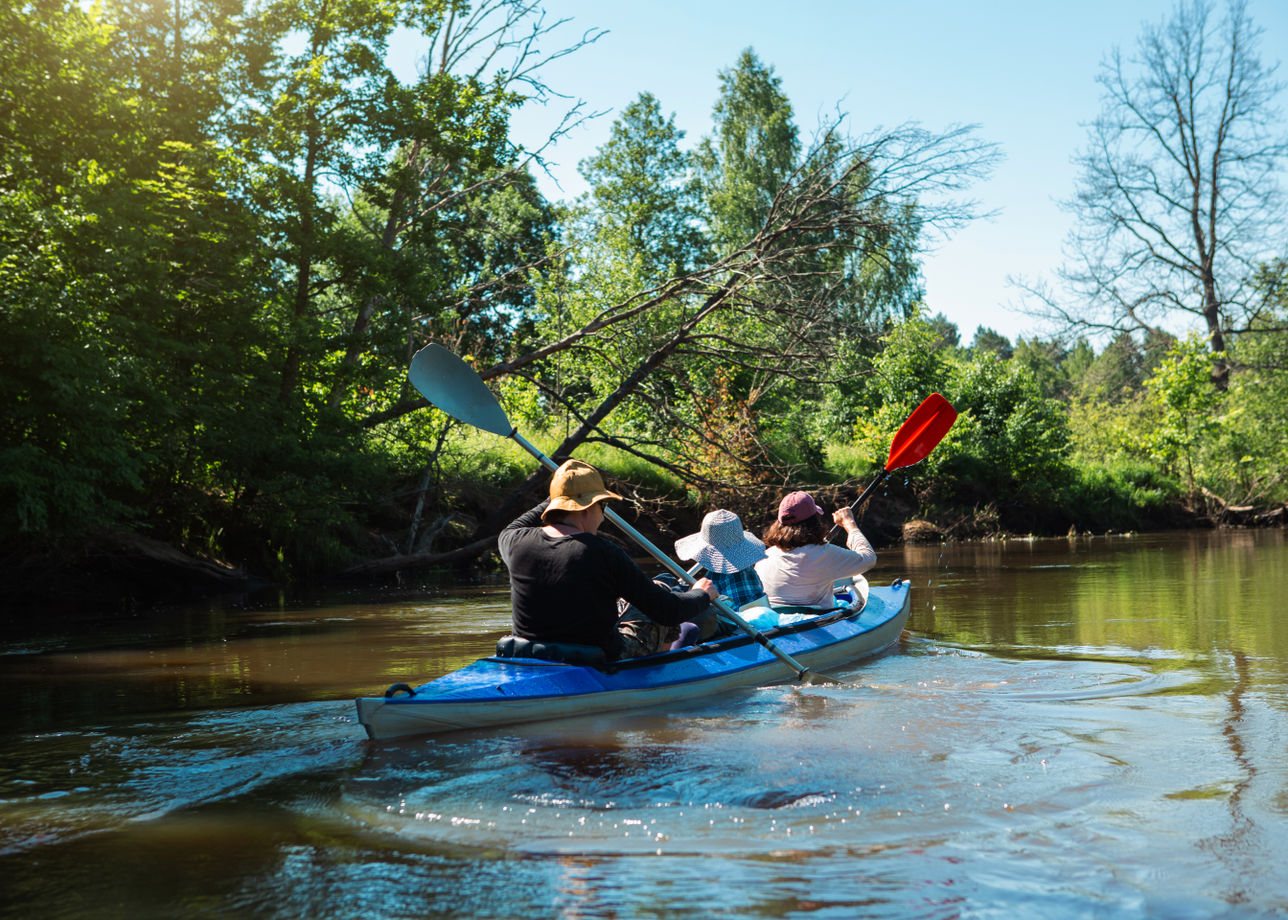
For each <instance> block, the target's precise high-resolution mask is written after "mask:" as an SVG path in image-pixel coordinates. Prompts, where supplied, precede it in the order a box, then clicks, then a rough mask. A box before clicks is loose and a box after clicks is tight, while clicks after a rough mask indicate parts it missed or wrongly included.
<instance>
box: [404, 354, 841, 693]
mask: <svg viewBox="0 0 1288 920" xmlns="http://www.w3.org/2000/svg"><path fill="white" fill-rule="evenodd" d="M407 376H408V378H409V379H410V380H411V383H412V386H414V387H415V388H416V389H417V390H419V391H420V394H421V395H422V396H424V397H425V398H426V399H428V400H429V401H430V402H431V403H432V404H434V405H435V406H437V407H438V408H439V409H442V410H443V411H444V412H446V413H447V414H448V415H450V416H451V417H452V418H454V419H456V420H457V421H461V422H464V423H465V424H467V425H472V426H473V427H475V428H481V429H482V430H483V431H489V432H491V433H492V434H499V435H501V436H503V437H507V438H510V439H512V440H513V441H514V442H515V443H517V444H518V445H519V446H520V447H522V448H523V449H524V450H526V451H527V452H528V453H530V454H532V456H534V457H536V458H537V459H538V460H539V461H541V463H542V464H544V465H545V466H546V467H548V468H549V469H551V470H557V469H558V468H559V464H557V463H555V462H554V461H553V460H551V459H550V458H549V457H547V456H546V455H545V454H544V453H542V452H541V449H540V448H538V447H536V446H535V445H534V444H532V443H531V442H529V441H528V439H527V438H525V437H524V436H523V435H521V434H519V429H517V428H515V427H514V426H513V425H511V424H510V419H509V418H508V417H507V416H506V414H505V410H504V409H502V408H501V404H500V403H499V402H497V400H496V397H495V396H493V395H492V391H491V390H489V389H488V388H487V384H485V383H484V382H483V378H482V377H480V376H479V375H478V374H477V373H475V371H474V369H473V368H471V367H470V366H469V365H468V364H466V363H465V362H464V361H462V360H461V359H460V358H459V357H457V356H456V355H455V354H453V353H452V352H450V351H448V350H447V349H446V348H444V347H443V346H441V345H433V344H431V345H426V346H425V347H424V348H422V349H421V350H420V351H418V352H416V356H415V357H414V358H412V361H411V370H410V371H409V372H408V375H407ZM604 517H606V518H607V519H608V520H610V521H612V522H613V523H614V524H616V525H617V526H618V527H619V528H620V529H621V530H622V532H623V533H625V534H626V535H627V536H629V537H630V538H631V539H632V540H634V541H635V542H636V543H638V544H639V545H640V546H641V547H643V548H644V549H645V550H646V551H647V552H648V554H649V555H650V556H652V557H653V558H654V559H656V560H657V561H658V562H660V563H661V564H662V565H663V566H664V567H665V568H666V570H667V571H668V572H670V573H671V574H672V575H674V576H675V577H676V578H678V579H680V580H681V581H682V582H684V583H685V584H690V585H691V584H693V581H694V579H693V577H692V576H691V575H689V573H688V572H686V571H684V569H682V568H680V567H679V566H678V565H676V564H675V563H674V562H672V561H671V559H670V558H669V557H668V556H667V555H666V554H665V553H663V552H662V551H661V550H660V549H658V548H657V547H656V546H654V545H653V544H652V543H650V542H649V541H648V540H647V539H646V538H645V537H644V535H643V534H641V533H640V532H639V531H637V530H636V529H635V528H634V527H632V526H631V525H630V524H628V523H626V522H625V521H623V520H622V519H621V517H619V516H618V514H617V512H615V511H613V510H612V509H611V508H607V507H605V508H604ZM715 605H716V607H717V608H718V609H719V610H720V612H721V613H722V614H724V615H725V616H726V617H728V618H729V619H730V620H731V621H733V622H734V623H736V624H737V625H738V626H739V628H741V629H742V630H743V631H744V632H745V633H747V635H749V636H751V637H752V638H753V639H755V640H756V641H757V642H758V643H760V644H761V645H762V646H764V647H765V648H766V649H768V650H769V651H770V652H772V653H773V654H774V655H775V656H776V657H777V658H778V659H779V660H780V661H782V662H783V663H784V664H785V665H787V666H788V667H789V668H791V669H792V670H793V671H795V672H796V678H797V679H798V680H801V681H806V682H813V681H821V682H826V683H840V681H837V680H834V679H833V678H830V677H824V676H822V675H819V674H818V673H817V672H813V671H810V670H809V669H808V668H806V667H805V666H804V665H802V664H801V663H800V662H798V661H797V660H796V659H794V658H792V657H791V656H790V655H788V654H787V653H786V652H784V651H783V650H782V649H780V648H779V647H778V646H776V645H774V643H772V642H770V641H769V640H768V639H766V638H765V636H764V635H763V634H762V633H760V632H759V631H758V630H757V629H756V628H755V627H754V626H752V625H751V624H750V623H748V622H747V621H746V620H744V619H743V618H742V617H740V616H739V615H738V614H737V612H735V611H734V610H733V608H732V607H730V606H729V605H728V604H727V603H725V602H724V600H722V599H720V598H717V599H716V601H715Z"/></svg>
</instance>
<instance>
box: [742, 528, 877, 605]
mask: <svg viewBox="0 0 1288 920" xmlns="http://www.w3.org/2000/svg"><path fill="white" fill-rule="evenodd" d="M845 544H846V545H845V546H836V545H834V544H831V543H811V544H810V545H809V546H798V547H797V548H796V549H793V550H787V551H783V550H782V549H779V548H778V547H777V546H771V547H769V548H768V549H767V550H765V558H764V559H761V560H760V561H759V562H757V563H756V574H757V575H759V576H760V581H761V584H763V585H764V586H765V594H767V595H768V596H769V603H771V604H774V605H775V606H800V607H821V608H823V609H824V610H830V609H831V608H832V607H833V606H835V602H834V601H833V599H832V584H833V582H835V581H836V580H837V579H840V578H849V577H851V576H854V575H862V574H863V573H864V572H866V571H867V570H868V569H870V568H872V566H874V565H876V562H877V554H876V552H875V551H874V550H873V549H872V544H870V543H869V542H868V538H867V537H865V536H863V532H862V531H860V530H858V529H857V528H856V529H855V530H853V531H851V532H850V534H849V536H848V537H846V541H845Z"/></svg>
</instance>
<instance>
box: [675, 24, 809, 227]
mask: <svg viewBox="0 0 1288 920" xmlns="http://www.w3.org/2000/svg"><path fill="white" fill-rule="evenodd" d="M712 121H713V131H712V134H711V136H709V137H706V138H703V140H702V142H701V144H699V146H698V154H697V158H698V168H699V170H700V172H701V175H702V187H703V189H704V191H705V193H706V197H707V207H708V209H709V210H710V212H711V234H712V236H713V237H714V239H715V242H716V245H717V247H719V248H720V249H721V250H723V251H726V252H727V251H728V250H730V249H733V248H737V247H738V246H740V245H742V243H743V242H744V241H746V240H747V239H748V238H749V237H751V236H753V235H754V234H755V233H757V232H758V231H759V230H760V228H761V227H762V226H764V223H765V217H766V215H767V214H768V213H769V210H770V208H771V207H773V202H774V198H775V196H776V195H777V194H778V192H779V191H780V190H781V189H782V187H783V186H784V184H786V182H787V180H788V178H789V177H790V176H791V174H792V173H793V172H794V171H795V170H796V168H797V166H798V165H799V158H800V138H799V137H798V134H797V130H796V124H795V121H794V120H793V116H792V106H791V102H790V101H789V100H788V98H787V94H786V93H784V92H783V89H782V80H780V79H779V78H778V77H777V76H775V75H774V69H773V68H772V67H769V66H767V65H765V64H764V63H762V62H761V60H760V58H758V57H757V56H756V52H755V51H753V50H752V49H750V48H748V49H746V50H745V51H743V52H742V54H741V55H740V56H739V57H738V62H737V63H736V64H735V65H734V66H733V67H732V68H730V69H729V70H722V71H721V72H720V96H719V98H718V99H717V101H716V104H715V108H714V110H713V111H712Z"/></svg>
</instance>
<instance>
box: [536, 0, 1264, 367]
mask: <svg viewBox="0 0 1288 920" xmlns="http://www.w3.org/2000/svg"><path fill="white" fill-rule="evenodd" d="M547 8H548V10H549V14H550V16H551V17H552V18H563V17H571V22H570V23H568V24H567V25H566V26H564V27H563V28H562V30H561V33H560V34H561V35H562V36H563V37H565V38H571V37H573V36H574V35H577V34H580V33H581V31H583V30H586V29H592V28H596V27H598V28H602V29H607V30H608V33H607V34H606V35H604V36H603V37H601V38H600V39H599V40H598V41H597V42H596V43H594V44H593V45H590V46H588V47H585V48H583V49H581V50H579V51H577V52H576V53H575V54H572V55H570V56H568V57H566V58H564V59H562V60H559V61H556V62H555V63H554V64H552V65H550V66H549V67H548V68H547V70H546V71H545V73H544V75H545V77H546V80H547V82H548V83H549V84H550V85H551V86H552V87H553V88H554V89H556V90H558V91H560V92H563V93H566V94H568V95H571V96H575V97H578V98H581V99H584V100H586V103H587V106H588V108H589V109H590V110H607V111H608V114H607V115H605V116H603V117H601V118H599V119H596V120H594V121H592V122H590V123H589V124H588V125H586V126H584V127H582V128H580V129H578V130H577V131H576V132H575V133H574V134H573V135H572V136H570V137H568V138H566V139H565V140H563V141H561V142H560V144H559V146H558V147H557V148H556V149H555V150H554V151H553V153H552V155H551V159H552V160H553V161H555V165H554V166H553V167H552V173H553V176H554V178H555V180H557V182H558V185H556V184H555V182H554V181H551V180H550V179H548V178H543V179H542V186H543V190H544V191H545V193H546V194H547V196H548V197H551V198H556V199H558V198H565V197H571V196H573V195H576V194H577V193H579V192H581V191H583V190H584V188H585V186H584V183H583V182H582V180H581V177H580V176H579V175H578V173H577V169H576V167H577V163H578V161H580V160H581V159H583V158H584V157H586V156H588V155H590V154H591V153H592V152H593V151H594V150H595V148H596V147H597V146H598V145H600V144H602V143H603V142H604V141H605V140H606V139H607V136H608V131H609V128H610V126H611V124H612V120H613V118H614V117H615V115H616V114H617V113H618V112H620V111H621V109H622V108H624V107H625V106H626V105H627V104H629V103H630V102H631V100H633V99H634V98H635V97H636V96H637V95H638V94H639V93H640V92H641V91H648V92H651V93H653V94H654V95H655V96H657V97H658V100H659V101H660V103H661V105H662V110H663V111H664V112H666V113H671V112H673V113H674V114H675V118H676V124H677V125H678V126H679V127H680V128H681V129H683V130H685V131H686V132H687V137H686V139H685V142H686V144H687V145H693V144H696V142H697V140H698V139H699V138H700V137H701V136H702V135H703V134H704V133H706V132H707V131H708V130H709V128H710V124H711V108H712V106H713V104H714V102H715V99H716V94H717V91H718V77H717V72H718V71H719V70H722V69H726V68H728V67H730V66H731V65H732V64H733V63H734V62H735V61H736V60H737V57H738V55H739V54H740V53H741V51H742V50H743V49H744V48H747V47H752V48H754V49H755V51H756V53H757V55H758V56H759V57H760V59H761V60H762V61H764V62H765V63H766V64H769V65H771V66H772V67H773V68H774V71H775V73H776V74H777V76H778V77H779V78H780V79H781V80H782V86H783V89H784V90H785V91H786V93H787V95H788V97H789V98H790V99H791V102H792V105H793V107H794V109H795V114H796V122H797V125H798V126H799V127H800V129H801V132H802V136H803V137H808V136H809V135H810V133H811V130H812V128H813V127H814V126H816V124H817V123H818V122H819V120H820V117H824V116H827V115H828V114H830V113H832V112H833V111H835V110H836V109H837V108H838V107H839V108H840V110H841V111H843V112H845V113H847V115H848V123H849V125H850V130H851V131H852V132H853V133H854V134H856V135H863V134H867V133H869V132H870V131H872V130H874V129H877V128H879V127H886V128H892V127H895V126H897V125H900V124H903V123H906V122H919V123H921V124H922V125H923V126H925V127H927V128H930V129H936V130H937V129H940V128H944V127H947V126H948V125H950V124H955V123H975V124H978V125H979V128H978V134H979V136H980V137H981V138H983V139H985V140H989V141H994V142H996V143H998V144H999V145H1000V146H1001V149H1002V151H1003V153H1004V154H1005V156H1006V160H1005V161H1004V162H1003V163H1002V164H1001V166H1000V167H999V168H998V169H997V171H996V173H995V175H994V177H993V178H992V179H990V180H989V181H988V182H986V183H982V184H980V185H978V186H976V188H975V189H974V193H973V194H974V197H975V198H976V199H978V200H979V202H980V205H981V206H982V208H983V209H984V210H996V211H998V212H999V214H998V216H997V217H995V218H994V219H992V220H989V221H980V222H977V223H975V224H972V225H971V226H969V227H967V228H966V229H964V230H962V231H959V232H958V233H956V234H955V235H954V236H953V237H952V238H950V239H949V240H947V241H946V242H942V243H940V244H938V245H937V248H936V249H935V251H933V252H931V253H928V254H927V255H926V257H925V261H924V274H925V282H926V300H927V303H928V305H929V307H930V309H931V311H932V312H943V313H944V314H946V315H947V316H948V318H949V319H951V320H952V321H954V322H956V323H957V324H958V326H959V328H960V329H961V332H962V337H963V339H964V340H965V341H967V342H969V340H970V338H971V337H972V335H973V334H974V331H975V328H976V327H977V326H979V325H984V326H990V327H992V328H994V329H996V330H997V331H999V332H1001V333H1003V334H1004V335H1007V336H1009V337H1010V338H1012V339H1014V338H1015V337H1016V336H1018V335H1032V334H1035V333H1039V332H1041V331H1043V330H1042V329H1041V327H1040V326H1038V325H1037V323H1036V321H1035V320H1033V319H1032V318H1030V317H1028V316H1025V315H1023V314H1021V313H1020V312H1018V311H1016V310H1015V309H1013V307H1014V306H1015V305H1016V304H1018V303H1019V302H1020V300H1021V297H1020V293H1019V291H1018V290H1016V289H1015V288H1014V287H1012V286H1010V285H1008V282H1007V278H1008V276H1021V277H1024V278H1027V279H1030V280H1040V279H1043V278H1045V279H1048V280H1053V279H1054V272H1055V270H1056V269H1057V268H1058V266H1059V264H1060V262H1061V243H1062V242H1063V240H1064V238H1065V235H1066V233H1067V231H1068V229H1069V227H1070V217H1069V215H1067V214H1066V213H1065V212H1063V211H1062V210H1060V208H1059V207H1058V204H1057V202H1058V201H1059V200H1061V199H1065V198H1068V197H1069V196H1070V195H1071V194H1072V192H1073V184H1074V177H1075V172H1074V169H1073V167H1072V166H1071V165H1070V158H1071V157H1072V155H1073V154H1074V153H1075V152H1076V151H1077V149H1078V148H1079V147H1080V146H1081V145H1082V144H1083V143H1084V141H1085V139H1086V131H1085V128H1084V127H1083V125H1084V124H1085V123H1086V122H1088V121H1090V120H1091V119H1092V118H1093V117H1094V116H1095V115H1096V113H1097V112H1098V110H1099V108H1100V102H1099V100H1100V94H1099V86H1098V85H1097V83H1096V82H1095V77H1096V75H1097V73H1098V72H1099V67H1100V62H1101V61H1102V60H1103V59H1104V57H1105V55H1106V54H1108V53H1109V52H1110V50H1111V49H1112V48H1113V47H1114V46H1115V45H1117V46H1118V47H1120V48H1121V49H1122V50H1123V51H1124V52H1125V53H1127V52H1130V51H1132V50H1134V46H1135V42H1136V39H1137V36H1138V35H1139V34H1140V29H1141V24H1142V23H1143V22H1157V21H1159V20H1161V19H1162V18H1163V17H1164V16H1166V15H1167V14H1169V13H1170V11H1171V9H1172V0H1081V2H1079V3H1051V2H1041V0H983V2H977V3H963V2H960V0H952V2H950V0H906V2H900V0H881V2H872V0H851V2H848V3H846V2H808V0H805V2H801V3H798V4H790V5H789V4H786V3H782V2H781V0H779V2H760V0H688V2H676V0H654V2H647V0H645V2H632V3H623V2H613V0H609V2H604V0H599V2H594V0H549V3H548V6H547ZM1250 10H1251V12H1252V16H1253V19H1254V20H1255V22H1256V23H1257V24H1258V25H1260V26H1261V27H1262V28H1263V29H1264V30H1265V34H1264V35H1263V36H1262V39H1261V46H1260V52H1261V57H1262V60H1263V62H1265V63H1267V64H1269V63H1273V62H1275V61H1279V60H1283V59H1284V58H1288V0H1251V3H1250ZM1279 76H1280V77H1283V76H1285V74H1284V72H1283V71H1282V70H1281V72H1280V74H1279ZM1280 108H1281V111H1284V113H1285V115H1286V116H1288V99H1284V98H1282V96H1281V102H1280ZM549 118H550V115H549V113H548V112H547V113H543V112H542V111H541V110H540V109H536V110H533V111H529V112H524V113H520V115H519V116H518V117H517V118H516V120H515V122H514V131H515V135H516V139H518V140H520V141H528V142H531V140H535V139H536V138H537V137H538V136H539V135H540V133H541V132H542V130H543V129H544V128H545V127H546V125H547V123H548V120H549Z"/></svg>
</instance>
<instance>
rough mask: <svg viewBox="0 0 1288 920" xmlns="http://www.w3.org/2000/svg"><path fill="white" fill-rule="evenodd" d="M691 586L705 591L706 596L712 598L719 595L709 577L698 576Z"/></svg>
mask: <svg viewBox="0 0 1288 920" xmlns="http://www.w3.org/2000/svg"><path fill="white" fill-rule="evenodd" d="M693 587H695V588H697V589H698V590H699V591H705V592H707V597H709V598H711V599H712V600H715V599H716V598H717V597H718V596H719V595H720V592H719V591H717V590H716V586H715V583H714V582H712V581H711V579H710V578H699V579H698V580H697V581H695V582H694V583H693Z"/></svg>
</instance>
